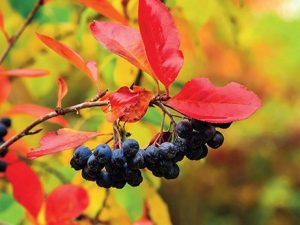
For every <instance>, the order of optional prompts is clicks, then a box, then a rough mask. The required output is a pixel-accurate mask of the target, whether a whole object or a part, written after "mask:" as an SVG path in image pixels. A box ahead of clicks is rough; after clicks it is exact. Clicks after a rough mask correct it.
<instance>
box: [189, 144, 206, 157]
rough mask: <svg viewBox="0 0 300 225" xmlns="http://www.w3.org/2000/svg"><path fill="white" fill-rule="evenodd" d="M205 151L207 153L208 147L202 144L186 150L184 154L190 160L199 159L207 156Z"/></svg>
mask: <svg viewBox="0 0 300 225" xmlns="http://www.w3.org/2000/svg"><path fill="white" fill-rule="evenodd" d="M207 153H208V149H207V147H206V145H202V146H201V147H200V148H198V149H193V150H191V151H187V152H186V154H185V155H186V157H187V158H188V159H190V160H200V159H203V158H205V157H206V156H207Z"/></svg>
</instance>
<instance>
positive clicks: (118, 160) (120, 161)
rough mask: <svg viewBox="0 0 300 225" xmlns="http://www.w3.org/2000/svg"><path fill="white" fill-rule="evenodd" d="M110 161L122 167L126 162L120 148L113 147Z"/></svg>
mask: <svg viewBox="0 0 300 225" xmlns="http://www.w3.org/2000/svg"><path fill="white" fill-rule="evenodd" d="M111 163H112V164H113V165H114V166H116V167H120V168H122V167H123V166H124V165H125V163H126V158H125V156H124V153H123V151H122V149H115V150H114V151H113V153H112V156H111Z"/></svg>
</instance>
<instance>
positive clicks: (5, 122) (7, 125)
mask: <svg viewBox="0 0 300 225" xmlns="http://www.w3.org/2000/svg"><path fill="white" fill-rule="evenodd" d="M0 122H1V123H3V124H4V125H5V126H6V127H7V128H8V127H10V126H11V119H10V118H8V117H5V118H2V119H1V120H0Z"/></svg>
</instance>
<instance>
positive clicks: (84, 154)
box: [70, 146, 92, 170]
mask: <svg viewBox="0 0 300 225" xmlns="http://www.w3.org/2000/svg"><path fill="white" fill-rule="evenodd" d="M91 155H92V152H91V151H90V149H89V148H88V147H85V146H80V147H79V148H77V149H76V150H75V152H74V154H73V158H72V159H71V162H70V164H71V166H72V167H73V168H74V169H75V170H79V169H82V168H83V167H84V166H85V165H86V163H87V161H88V159H89V157H90V156H91Z"/></svg>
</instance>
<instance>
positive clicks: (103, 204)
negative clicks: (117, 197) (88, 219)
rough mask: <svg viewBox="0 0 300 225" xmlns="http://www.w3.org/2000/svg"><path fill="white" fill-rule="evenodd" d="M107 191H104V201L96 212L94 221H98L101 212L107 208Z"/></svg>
mask: <svg viewBox="0 0 300 225" xmlns="http://www.w3.org/2000/svg"><path fill="white" fill-rule="evenodd" d="M109 193H110V192H109V189H108V188H107V189H105V196H104V199H103V203H102V206H101V208H100V209H99V210H98V212H97V213H96V215H95V217H94V220H95V221H98V220H99V217H100V216H101V214H102V212H103V210H104V209H105V208H106V206H107V201H108V197H109Z"/></svg>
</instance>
